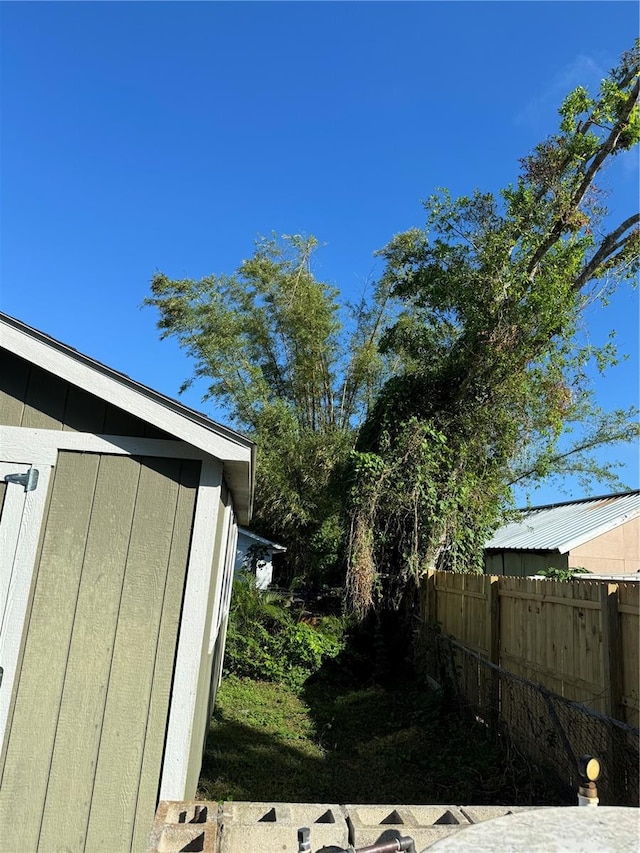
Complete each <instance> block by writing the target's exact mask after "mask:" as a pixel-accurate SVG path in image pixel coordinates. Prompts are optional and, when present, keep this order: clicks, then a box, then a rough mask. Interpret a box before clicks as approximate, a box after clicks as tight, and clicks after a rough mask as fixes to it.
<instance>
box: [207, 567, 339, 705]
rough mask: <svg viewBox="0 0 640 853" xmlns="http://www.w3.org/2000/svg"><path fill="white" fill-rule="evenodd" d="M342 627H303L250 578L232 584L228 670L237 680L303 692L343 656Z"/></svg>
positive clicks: (324, 622) (334, 623) (328, 623)
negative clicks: (330, 660)
mask: <svg viewBox="0 0 640 853" xmlns="http://www.w3.org/2000/svg"><path fill="white" fill-rule="evenodd" d="M343 631H344V622H343V620H339V619H336V618H332V617H324V618H323V619H319V620H317V623H316V624H314V625H310V624H307V623H306V622H302V621H299V619H297V618H296V614H295V613H293V612H292V611H291V609H290V608H287V607H285V601H284V599H283V598H282V597H281V596H279V595H276V594H274V593H272V592H269V591H268V590H266V591H261V590H259V589H257V588H256V585H255V582H254V580H253V578H252V577H250V576H241V577H240V578H239V579H237V580H235V581H234V586H233V593H232V596H231V610H230V615H229V626H228V631H227V645H226V651H225V661H224V669H225V672H227V673H233V674H234V675H238V676H246V677H248V678H255V679H260V680H263V681H275V682H280V683H282V684H286V685H288V686H289V687H291V688H292V689H298V690H299V689H300V688H301V687H302V685H303V684H304V683H305V681H306V680H307V679H308V678H309V676H310V675H312V674H313V673H314V672H317V671H318V670H319V669H320V667H321V666H322V664H323V662H324V661H325V660H326V659H327V658H334V657H336V655H338V654H339V652H340V651H341V650H342V648H343V645H344V640H343V636H342V635H343Z"/></svg>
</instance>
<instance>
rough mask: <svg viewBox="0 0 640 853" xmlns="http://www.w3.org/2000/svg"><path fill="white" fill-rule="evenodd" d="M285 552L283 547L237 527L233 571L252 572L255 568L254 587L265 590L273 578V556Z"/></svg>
mask: <svg viewBox="0 0 640 853" xmlns="http://www.w3.org/2000/svg"><path fill="white" fill-rule="evenodd" d="M286 550H287V549H286V548H285V547H284V545H278V543H277V542H272V541H271V540H270V539H263V537H262V536H258V534H257V533H252V532H251V531H250V530H245V529H244V528H243V527H239V528H238V544H237V545H236V565H235V570H236V572H239V571H241V570H242V569H245V570H248V571H251V572H253V570H254V567H255V575H256V586H257V587H258V589H266V588H267V587H268V586H269V584H270V583H271V580H272V578H273V555H274V554H284V552H285V551H286Z"/></svg>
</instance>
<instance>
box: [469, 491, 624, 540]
mask: <svg viewBox="0 0 640 853" xmlns="http://www.w3.org/2000/svg"><path fill="white" fill-rule="evenodd" d="M520 512H521V513H522V516H521V520H519V521H511V522H509V523H508V524H505V525H504V526H503V527H501V528H499V529H498V530H496V532H495V533H494V534H493V536H492V537H491V539H490V540H489V541H488V542H487V544H486V545H485V548H486V549H488V550H499V551H557V552H559V553H560V554H565V553H567V552H568V551H570V550H571V549H572V548H577V547H578V546H579V545H583V544H584V543H585V542H589V541H590V540H591V539H595V538H596V537H597V536H601V535H602V534H603V533H607V532H608V531H609V530H613V529H614V528H615V527H618V526H619V525H621V524H625V522H627V521H630V520H631V519H632V518H636V517H637V516H639V515H640V490H638V489H636V490H634V491H632V492H623V493H622V494H615V495H604V496H601V497H597V498H584V499H583V500H579V501H568V502H566V503H561V504H555V505H547V506H541V507H532V508H531V509H525V510H521V511H520Z"/></svg>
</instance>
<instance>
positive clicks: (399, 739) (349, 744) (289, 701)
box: [200, 679, 560, 805]
mask: <svg viewBox="0 0 640 853" xmlns="http://www.w3.org/2000/svg"><path fill="white" fill-rule="evenodd" d="M227 690H228V691H230V692H229V693H228V694H227V696H226V698H225V700H224V702H222V703H221V705H220V707H219V708H218V710H217V711H216V714H215V716H214V721H213V723H212V727H211V732H210V736H209V740H208V744H207V751H206V755H205V761H204V765H203V771H202V777H201V784H200V795H201V796H202V797H204V798H206V799H213V800H222V799H226V800H231V799H233V800H249V801H262V802H269V801H272V802H325V803H389V804H399V803H430V804H434V805H435V804H464V803H473V804H478V805H482V804H504V805H526V804H532V803H541V802H543V801H544V799H545V797H544V791H542V790H541V787H540V779H539V778H538V779H535V778H534V777H532V771H531V769H530V768H529V766H528V765H527V764H526V763H525V762H524V761H523V760H522V759H521V758H519V757H518V756H513V755H509V754H507V753H506V751H505V750H504V748H503V747H502V746H501V745H500V744H499V743H498V742H496V741H495V739H493V738H492V737H491V735H490V734H489V733H488V732H487V730H486V728H485V727H484V726H482V725H481V724H478V723H477V722H474V721H473V720H469V719H468V718H465V717H463V716H461V715H460V714H459V713H457V712H454V711H453V710H452V709H448V708H447V707H446V705H445V704H444V702H443V700H442V699H441V698H440V697H439V696H438V695H435V694H433V693H430V692H429V691H428V690H427V689H426V688H425V687H423V686H421V685H418V684H416V682H414V681H406V682H404V683H403V684H397V685H395V686H394V687H392V688H385V687H381V686H369V687H367V688H362V689H349V688H348V687H347V686H345V685H343V686H336V685H335V684H327V683H324V682H323V681H322V679H319V680H316V681H315V683H310V684H308V685H307V686H306V687H305V690H304V692H303V695H302V696H301V697H297V696H295V695H294V694H291V693H289V692H288V691H287V689H286V688H284V687H277V686H274V685H262V686H260V685H259V683H256V682H249V681H248V680H240V679H236V680H233V681H231V682H230V683H228V686H227ZM234 691H235V692H234ZM270 703H275V704H276V705H279V708H278V709H277V713H274V711H273V708H272V707H271V705H270ZM243 717H244V719H243ZM549 796H550V802H554V803H557V804H560V803H559V801H558V792H557V791H555V792H553V793H552V792H549Z"/></svg>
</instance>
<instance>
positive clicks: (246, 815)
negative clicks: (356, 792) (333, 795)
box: [218, 802, 349, 853]
mask: <svg viewBox="0 0 640 853" xmlns="http://www.w3.org/2000/svg"><path fill="white" fill-rule="evenodd" d="M303 826H308V827H309V829H310V830H311V834H310V842H311V849H312V850H313V851H314V853H317V852H318V851H320V850H323V849H326V850H327V853H328V850H330V849H331V848H334V849H335V848H337V849H339V850H342V849H344V848H346V847H347V845H348V841H349V837H348V829H347V822H346V820H345V815H344V812H343V810H342V808H341V806H339V805H336V804H332V803H236V802H226V803H223V805H222V810H221V813H220V829H219V838H218V853H241V851H247V853H253V851H255V853H258V851H259V852H260V853H297V850H298V829H300V828H301V827H303Z"/></svg>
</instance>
